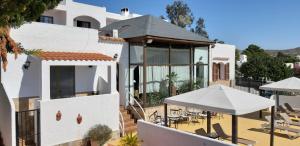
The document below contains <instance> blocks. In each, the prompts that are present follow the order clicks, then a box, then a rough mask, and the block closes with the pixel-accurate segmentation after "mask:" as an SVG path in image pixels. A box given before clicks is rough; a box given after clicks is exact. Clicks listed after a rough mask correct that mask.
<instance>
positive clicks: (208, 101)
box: [164, 85, 275, 115]
mask: <svg viewBox="0 0 300 146" xmlns="http://www.w3.org/2000/svg"><path fill="white" fill-rule="evenodd" d="M164 103H167V104H175V105H180V106H186V107H193V108H199V109H202V110H207V111H212V112H220V113H227V114H231V115H244V114H248V113H252V112H255V111H259V110H261V109H265V108H268V107H271V106H274V105H275V102H274V101H273V100H271V99H267V98H264V97H261V96H258V95H255V94H250V93H247V92H243V91H240V90H237V89H234V88H230V87H227V86H223V85H212V86H209V87H208V88H202V89H198V90H195V91H191V92H187V93H183V94H180V95H176V96H173V97H169V98H166V99H165V101H164Z"/></svg>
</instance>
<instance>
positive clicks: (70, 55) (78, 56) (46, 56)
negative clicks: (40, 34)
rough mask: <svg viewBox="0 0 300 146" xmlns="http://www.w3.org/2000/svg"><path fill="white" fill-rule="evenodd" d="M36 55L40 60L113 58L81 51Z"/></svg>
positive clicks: (110, 59)
mask: <svg viewBox="0 0 300 146" xmlns="http://www.w3.org/2000/svg"><path fill="white" fill-rule="evenodd" d="M37 57H39V58H41V59H42V60H74V61H77V60H80V61H112V60H113V58H112V57H109V56H106V55H103V54H101V53H81V52H41V53H39V54H38V55H37Z"/></svg>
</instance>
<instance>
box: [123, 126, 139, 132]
mask: <svg viewBox="0 0 300 146" xmlns="http://www.w3.org/2000/svg"><path fill="white" fill-rule="evenodd" d="M136 130H137V126H136V125H134V126H130V127H125V133H130V132H136Z"/></svg>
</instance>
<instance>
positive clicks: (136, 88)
mask: <svg viewBox="0 0 300 146" xmlns="http://www.w3.org/2000/svg"><path fill="white" fill-rule="evenodd" d="M143 50H144V48H143V46H142V45H130V56H129V57H130V81H129V84H130V86H131V87H130V94H132V95H134V97H135V98H137V99H139V101H141V103H142V104H143V105H144V106H145V107H149V106H156V105H161V104H163V100H164V98H167V97H170V96H174V95H178V94H181V93H185V92H188V91H191V90H194V89H199V88H203V87H207V86H208V46H206V47H196V48H194V47H191V46H178V45H164V44H151V45H147V46H146V51H145V52H143ZM144 53H145V54H144ZM144 55H145V56H146V58H145V61H144V59H143V56H144ZM144 63H145V64H144ZM144 65H145V66H146V68H145V69H146V71H145V74H144V70H143V66H144ZM144 76H145V77H146V78H145V79H144V78H143V77H144ZM144 81H145V83H144ZM143 88H145V91H146V93H145V94H143V91H144V90H143Z"/></svg>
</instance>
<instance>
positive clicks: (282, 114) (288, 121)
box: [280, 113, 300, 126]
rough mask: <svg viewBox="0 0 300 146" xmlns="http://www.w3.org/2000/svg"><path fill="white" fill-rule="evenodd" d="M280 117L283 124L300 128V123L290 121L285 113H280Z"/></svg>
mask: <svg viewBox="0 0 300 146" xmlns="http://www.w3.org/2000/svg"><path fill="white" fill-rule="evenodd" d="M280 116H281V117H282V119H283V120H284V122H285V123H286V124H288V125H294V126H300V122H294V121H292V120H291V119H290V117H289V116H288V115H287V114H286V113H280Z"/></svg>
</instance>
